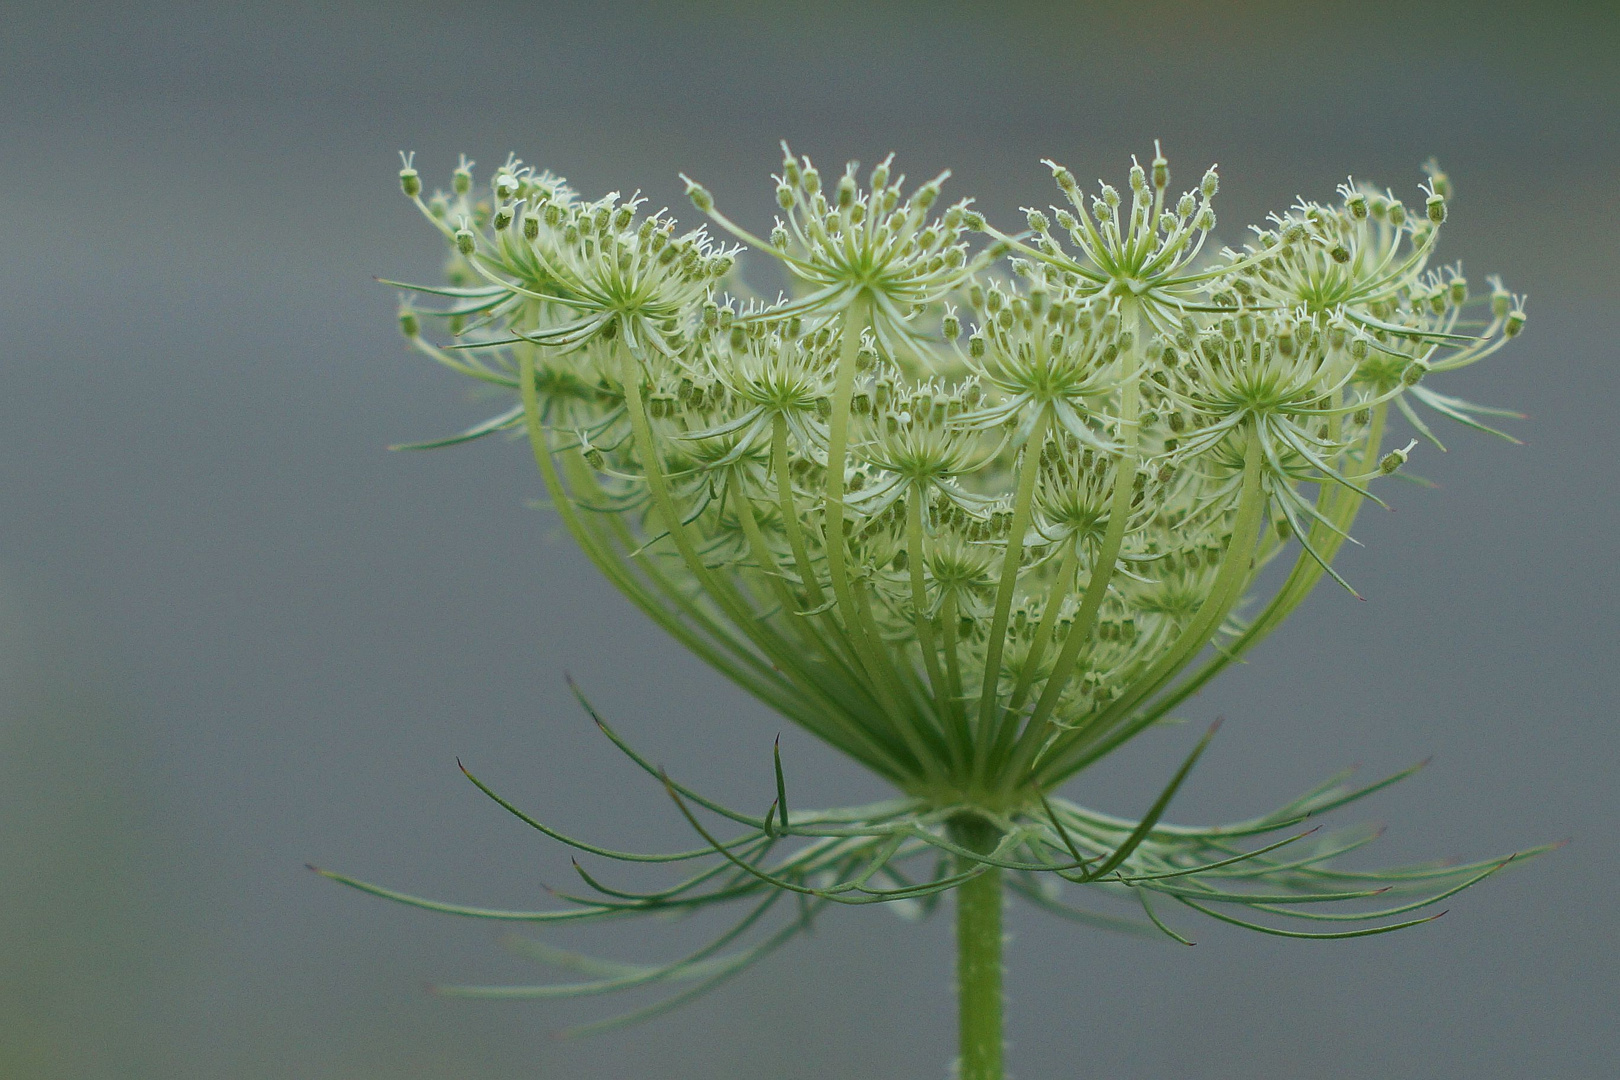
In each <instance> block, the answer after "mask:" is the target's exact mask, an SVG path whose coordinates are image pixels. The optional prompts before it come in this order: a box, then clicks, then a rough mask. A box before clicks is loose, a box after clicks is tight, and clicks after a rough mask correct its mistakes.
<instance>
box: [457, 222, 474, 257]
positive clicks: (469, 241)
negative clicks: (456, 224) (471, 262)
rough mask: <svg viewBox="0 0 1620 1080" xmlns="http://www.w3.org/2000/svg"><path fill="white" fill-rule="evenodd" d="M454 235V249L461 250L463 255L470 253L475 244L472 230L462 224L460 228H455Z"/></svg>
mask: <svg viewBox="0 0 1620 1080" xmlns="http://www.w3.org/2000/svg"><path fill="white" fill-rule="evenodd" d="M455 236H456V250H457V251H459V252H461V253H462V254H463V255H471V254H472V253H473V248H474V246H475V245H474V241H473V234H472V230H471V229H468V228H467V226H465V225H463V226H462V227H461V228H459V229H457V230H456V234H455Z"/></svg>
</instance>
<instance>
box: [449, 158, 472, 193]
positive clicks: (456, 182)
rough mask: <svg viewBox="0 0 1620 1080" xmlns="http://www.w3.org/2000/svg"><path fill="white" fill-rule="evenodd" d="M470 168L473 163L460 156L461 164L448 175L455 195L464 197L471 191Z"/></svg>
mask: <svg viewBox="0 0 1620 1080" xmlns="http://www.w3.org/2000/svg"><path fill="white" fill-rule="evenodd" d="M472 167H473V163H472V162H470V161H468V160H467V155H466V154H463V155H461V164H459V165H457V166H456V171H455V172H453V173H451V174H450V186H451V187H452V188H453V189H454V190H455V193H456V194H457V195H465V194H467V192H469V191H471V190H472Z"/></svg>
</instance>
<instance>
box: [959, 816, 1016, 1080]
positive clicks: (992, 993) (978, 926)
mask: <svg viewBox="0 0 1620 1080" xmlns="http://www.w3.org/2000/svg"><path fill="white" fill-rule="evenodd" d="M975 831H977V830H975ZM966 832H968V830H967V829H962V830H959V833H966ZM974 840H977V841H978V842H977V843H975V842H970V841H974ZM959 841H960V842H962V843H963V846H964V847H969V848H972V849H973V850H975V851H981V850H982V851H989V850H990V849H991V848H992V847H994V846H995V837H994V836H993V834H992V835H990V836H989V837H988V838H985V837H977V836H975V837H970V836H966V835H959ZM963 863H964V869H965V868H967V867H968V866H971V865H972V864H971V863H968V862H967V860H966V859H964V860H963ZM956 993H957V1008H958V1017H959V1025H960V1031H959V1033H960V1039H961V1059H960V1067H959V1071H958V1074H957V1075H958V1077H959V1078H960V1080H1003V1077H1004V1076H1005V1075H1006V1074H1005V1072H1004V1071H1003V1069H1002V1035H1001V1006H1002V1001H1001V869H1000V867H995V866H992V867H989V868H987V869H985V870H984V872H983V873H981V874H980V875H979V876H978V877H976V878H973V879H972V880H970V881H967V882H965V883H963V884H962V885H960V886H958V887H957V890H956Z"/></svg>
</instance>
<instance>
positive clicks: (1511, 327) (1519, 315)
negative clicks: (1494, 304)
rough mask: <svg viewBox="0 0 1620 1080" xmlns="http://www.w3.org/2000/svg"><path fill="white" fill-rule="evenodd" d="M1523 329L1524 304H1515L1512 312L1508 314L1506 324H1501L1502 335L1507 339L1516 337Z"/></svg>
mask: <svg viewBox="0 0 1620 1080" xmlns="http://www.w3.org/2000/svg"><path fill="white" fill-rule="evenodd" d="M1523 329H1524V304H1523V303H1522V302H1521V303H1516V304H1514V305H1513V310H1512V311H1510V312H1508V317H1507V322H1505V323H1503V324H1502V333H1504V334H1506V335H1507V336H1508V337H1518V336H1519V332H1520V331H1522V330H1523Z"/></svg>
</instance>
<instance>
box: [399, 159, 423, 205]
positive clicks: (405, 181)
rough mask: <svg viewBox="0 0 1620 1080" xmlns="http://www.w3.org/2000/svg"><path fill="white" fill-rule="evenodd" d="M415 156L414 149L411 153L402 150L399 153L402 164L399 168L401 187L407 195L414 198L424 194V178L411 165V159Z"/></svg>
mask: <svg viewBox="0 0 1620 1080" xmlns="http://www.w3.org/2000/svg"><path fill="white" fill-rule="evenodd" d="M415 157H416V153H415V152H414V151H412V152H411V153H409V154H407V153H404V152H403V151H402V152H401V153H400V155H399V161H400V165H401V168H400V170H399V188H400V190H401V191H403V192H404V193H405V194H406V196H407V197H409V198H412V199H414V198H416V197H417V196H418V195H420V194H422V178H421V177H420V176H418V175H417V173H416V170H415V169H413V168H412V167H411V161H412V159H414V158H415Z"/></svg>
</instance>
